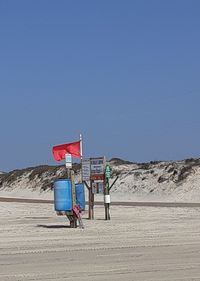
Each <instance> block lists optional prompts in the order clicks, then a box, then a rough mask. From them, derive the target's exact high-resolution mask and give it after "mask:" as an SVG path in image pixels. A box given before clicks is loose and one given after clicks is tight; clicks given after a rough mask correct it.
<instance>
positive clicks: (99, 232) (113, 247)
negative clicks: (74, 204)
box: [0, 202, 200, 281]
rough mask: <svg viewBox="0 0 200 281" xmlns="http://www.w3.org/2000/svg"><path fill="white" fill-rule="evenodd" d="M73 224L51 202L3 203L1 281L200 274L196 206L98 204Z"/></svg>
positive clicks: (185, 277) (199, 276)
mask: <svg viewBox="0 0 200 281" xmlns="http://www.w3.org/2000/svg"><path fill="white" fill-rule="evenodd" d="M83 222H84V225H85V229H84V230H82V229H71V228H69V227H68V224H69V223H68V221H67V219H66V218H65V217H58V216H56V214H55V212H54V210H53V206H52V205H51V204H30V203H29V204H27V203H23V204H22V203H7V202H5V203H3V202H2V203H0V224H1V232H0V280H1V281H4V280H5V281H16V280H17V281H24V280H29V281H30V280H37V281H38V280H48V281H52V280H56V281H57V280H58V281H64V280H81V281H85V280H87V281H97V280H102V281H103V280H104V281H105V280H124V281H125V280H126V281H129V280H130V281H133V280H136V281H140V280H142V281H150V280H151V281H157V280H164V281H168V280H170V281H171V280H177V281H180V280H184V281H192V280H193V281H194V280H200V209H198V208H191V209H187V208H183V209H181V208H151V207H117V206H112V207H111V221H104V208H103V207H102V206H98V207H97V206H96V207H95V220H94V221H90V220H88V219H87V212H85V214H84V216H83Z"/></svg>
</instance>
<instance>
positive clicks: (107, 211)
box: [104, 178, 110, 220]
mask: <svg viewBox="0 0 200 281" xmlns="http://www.w3.org/2000/svg"><path fill="white" fill-rule="evenodd" d="M109 196H110V189H109V179H108V178H106V182H105V188H104V207H105V220H110V203H109V200H108V199H109Z"/></svg>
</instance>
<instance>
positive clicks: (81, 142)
mask: <svg viewBox="0 0 200 281" xmlns="http://www.w3.org/2000/svg"><path fill="white" fill-rule="evenodd" d="M80 154H81V182H83V174H82V160H83V139H82V134H80Z"/></svg>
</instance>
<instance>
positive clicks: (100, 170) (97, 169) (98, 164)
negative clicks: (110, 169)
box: [90, 157, 105, 175]
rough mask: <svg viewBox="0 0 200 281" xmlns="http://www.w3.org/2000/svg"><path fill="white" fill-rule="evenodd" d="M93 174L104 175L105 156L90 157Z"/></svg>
mask: <svg viewBox="0 0 200 281" xmlns="http://www.w3.org/2000/svg"><path fill="white" fill-rule="evenodd" d="M90 164H91V175H103V174H104V168H105V157H100V158H90Z"/></svg>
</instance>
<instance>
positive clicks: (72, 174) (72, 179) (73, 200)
mask: <svg viewBox="0 0 200 281" xmlns="http://www.w3.org/2000/svg"><path fill="white" fill-rule="evenodd" d="M71 182H72V207H74V206H75V205H76V188H75V178H74V171H73V170H71ZM70 226H71V227H73V228H76V227H77V218H76V216H75V215H73V220H72V221H71V222H70Z"/></svg>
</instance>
